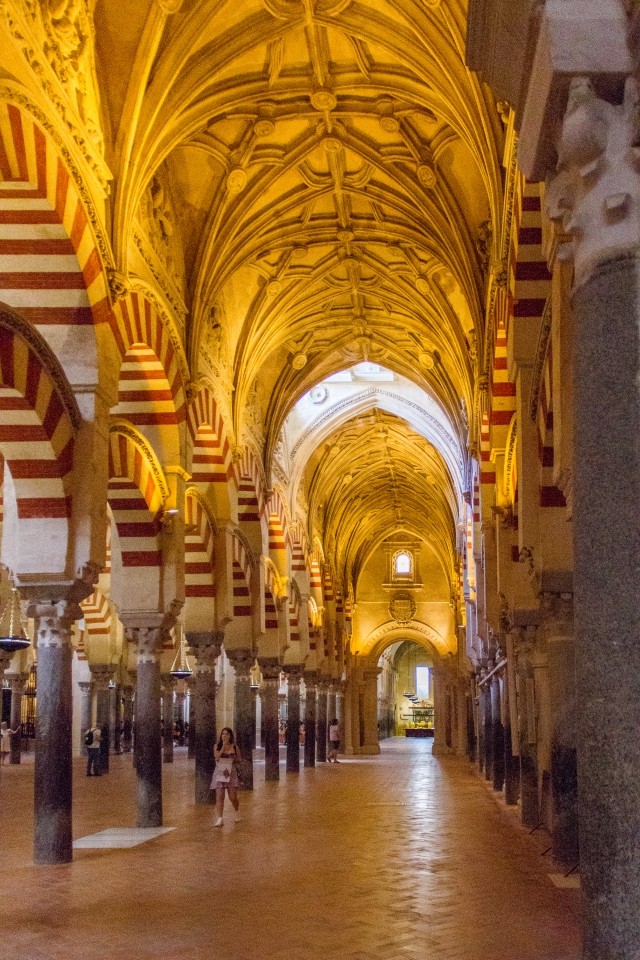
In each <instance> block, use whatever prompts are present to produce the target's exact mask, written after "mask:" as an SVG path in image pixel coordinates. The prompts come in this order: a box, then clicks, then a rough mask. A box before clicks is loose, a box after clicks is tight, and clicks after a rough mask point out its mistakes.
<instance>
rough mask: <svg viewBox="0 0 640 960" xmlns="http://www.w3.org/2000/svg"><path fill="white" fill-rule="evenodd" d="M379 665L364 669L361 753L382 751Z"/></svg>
mask: <svg viewBox="0 0 640 960" xmlns="http://www.w3.org/2000/svg"><path fill="white" fill-rule="evenodd" d="M379 674H380V668H379V667H370V668H365V669H364V670H363V671H362V678H363V683H364V688H363V708H364V710H363V720H364V740H363V743H362V748H361V753H364V754H370V755H371V754H372V755H374V756H375V755H376V754H378V753H380V741H379V740H378V675H379Z"/></svg>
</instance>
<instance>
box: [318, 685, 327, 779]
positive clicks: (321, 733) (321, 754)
mask: <svg viewBox="0 0 640 960" xmlns="http://www.w3.org/2000/svg"><path fill="white" fill-rule="evenodd" d="M316 760H318V762H319V763H326V761H327V681H326V680H320V681H319V682H318V702H317V708H316Z"/></svg>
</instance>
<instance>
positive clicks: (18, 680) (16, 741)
mask: <svg viewBox="0 0 640 960" xmlns="http://www.w3.org/2000/svg"><path fill="white" fill-rule="evenodd" d="M9 682H10V684H11V720H10V722H9V726H10V728H11V729H12V730H15V729H16V728H17V730H18V732H17V733H14V734H12V735H11V737H10V738H9V744H10V753H9V763H20V758H21V755H22V732H21V730H22V694H23V691H24V685H25V683H26V682H27V675H26V674H19V675H17V676H9Z"/></svg>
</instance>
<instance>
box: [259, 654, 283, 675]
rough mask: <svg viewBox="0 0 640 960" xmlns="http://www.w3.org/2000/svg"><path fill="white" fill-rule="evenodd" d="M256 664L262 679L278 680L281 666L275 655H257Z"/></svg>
mask: <svg viewBox="0 0 640 960" xmlns="http://www.w3.org/2000/svg"><path fill="white" fill-rule="evenodd" d="M258 666H259V667H260V673H261V674H262V678H263V680H279V679H280V673H281V671H282V666H281V665H280V662H279V660H277V659H276V657H258Z"/></svg>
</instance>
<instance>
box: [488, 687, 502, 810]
mask: <svg viewBox="0 0 640 960" xmlns="http://www.w3.org/2000/svg"><path fill="white" fill-rule="evenodd" d="M490 683H491V715H492V723H493V789H494V790H496V791H502V788H503V787H504V725H503V722H502V717H503V701H502V682H501V678H500V677H497V676H495V675H494V676H493V677H492V678H491V681H490Z"/></svg>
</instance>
